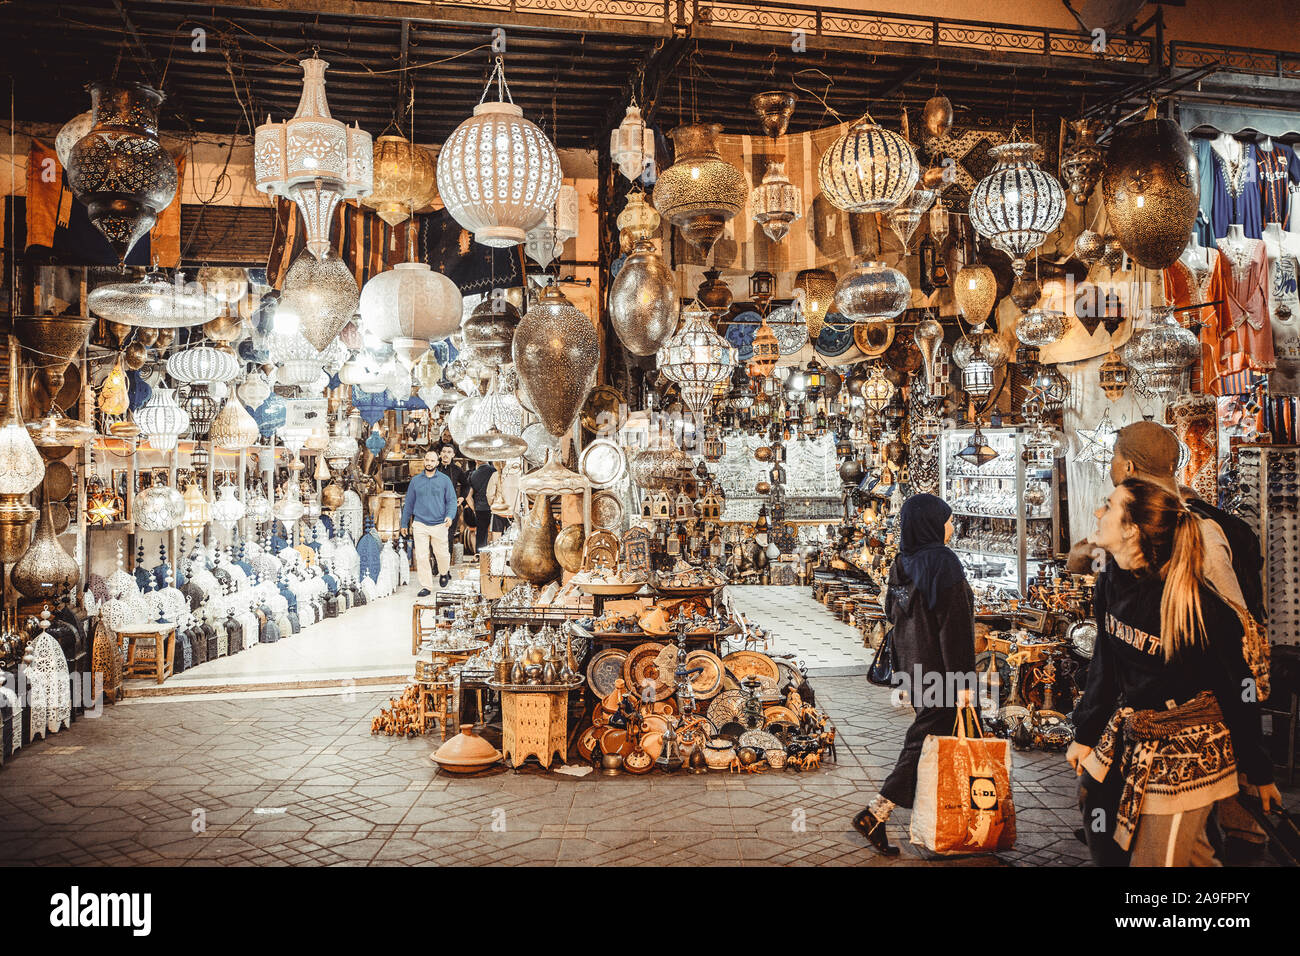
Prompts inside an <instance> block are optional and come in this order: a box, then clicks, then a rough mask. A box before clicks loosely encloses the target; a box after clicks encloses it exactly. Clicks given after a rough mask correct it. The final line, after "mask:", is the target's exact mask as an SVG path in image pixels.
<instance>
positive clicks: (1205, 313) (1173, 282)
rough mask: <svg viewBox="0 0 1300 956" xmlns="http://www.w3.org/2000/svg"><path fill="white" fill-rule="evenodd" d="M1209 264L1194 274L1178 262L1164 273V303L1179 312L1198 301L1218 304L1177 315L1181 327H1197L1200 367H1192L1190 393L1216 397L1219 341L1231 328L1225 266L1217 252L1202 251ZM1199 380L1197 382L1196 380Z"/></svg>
mask: <svg viewBox="0 0 1300 956" xmlns="http://www.w3.org/2000/svg"><path fill="white" fill-rule="evenodd" d="M1206 251H1207V252H1208V253H1209V256H1210V260H1211V265H1210V266H1209V268H1207V269H1204V270H1201V269H1197V270H1196V272H1195V274H1194V273H1193V271H1192V270H1191V269H1189V268H1188V267H1187V265H1186V264H1185V263H1184V262H1183V260H1182V259H1179V260H1178V261H1177V262H1175V263H1174V264H1173V265H1172V266H1170V267H1169V268H1168V269H1165V270H1164V273H1163V274H1164V286H1165V302H1166V303H1168V304H1169V305H1171V306H1173V307H1174V308H1176V309H1183V308H1186V307H1187V306H1190V305H1196V304H1198V303H1201V302H1218V303H1219V304H1218V305H1207V306H1203V307H1201V308H1199V309H1192V310H1191V311H1189V312H1180V313H1178V321H1179V322H1181V323H1182V324H1183V325H1189V324H1190V323H1192V322H1199V323H1200V324H1201V331H1200V338H1201V365H1200V367H1199V368H1197V367H1195V366H1193V368H1192V391H1193V392H1196V391H1202V392H1204V393H1205V394H1207V395H1218V394H1219V376H1220V375H1222V374H1223V366H1222V340H1223V335H1224V333H1225V332H1226V331H1227V330H1229V329H1230V328H1231V322H1230V320H1229V318H1228V301H1227V299H1228V290H1227V266H1226V264H1225V262H1224V260H1223V256H1221V255H1220V254H1219V251H1218V250H1217V249H1209V250H1206ZM1198 379H1199V381H1198Z"/></svg>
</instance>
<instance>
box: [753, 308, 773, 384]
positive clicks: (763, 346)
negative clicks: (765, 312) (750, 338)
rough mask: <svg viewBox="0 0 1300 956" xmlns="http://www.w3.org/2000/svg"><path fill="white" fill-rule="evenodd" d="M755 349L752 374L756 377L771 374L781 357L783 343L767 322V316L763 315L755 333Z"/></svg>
mask: <svg viewBox="0 0 1300 956" xmlns="http://www.w3.org/2000/svg"><path fill="white" fill-rule="evenodd" d="M753 349H754V355H753V357H752V358H751V359H750V360H749V369H750V375H752V376H754V377H755V378H758V377H761V376H766V375H771V374H772V370H773V369H774V368H776V363H777V362H778V361H779V360H780V358H781V345H780V343H779V342H778V341H777V339H776V333H775V332H773V331H772V327H771V326H770V325H768V324H767V316H763V321H762V323H761V324H760V325H759V327H758V330H757V331H756V332H755V333H754V343H753Z"/></svg>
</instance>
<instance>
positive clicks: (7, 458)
mask: <svg viewBox="0 0 1300 956" xmlns="http://www.w3.org/2000/svg"><path fill="white" fill-rule="evenodd" d="M9 404H10V406H11V407H12V406H13V405H14V396H13V391H12V390H11V391H10V393H9ZM44 480H45V462H44V461H42V460H41V453H40V452H38V451H37V450H36V444H35V443H34V442H33V441H32V436H31V433H30V432H28V431H27V429H26V428H25V427H24V426H23V423H22V420H21V419H19V418H18V415H17V414H16V410H15V411H14V412H11V414H10V416H9V419H8V421H6V422H5V423H4V426H3V427H0V495H25V494H29V493H30V492H32V491H35V490H36V487H37V486H38V485H39V484H40V483H41V482H42V481H44Z"/></svg>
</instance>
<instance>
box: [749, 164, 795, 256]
mask: <svg viewBox="0 0 1300 956" xmlns="http://www.w3.org/2000/svg"><path fill="white" fill-rule="evenodd" d="M749 208H750V209H751V210H753V216H754V221H755V222H756V223H758V224H759V225H760V226H761V227H762V229H763V232H764V233H765V234H766V235H767V238H769V239H771V240H772V241H773V242H780V241H781V240H782V239H784V238H785V237H786V234H787V233H789V231H790V226H791V224H792V223H793V222H794V221H795V220H796V219H800V218H802V217H803V194H802V193H801V191H800V189H799V187H798V186H796V185H795V184H794V183H792V182H790V177H789V176H787V175H786V174H785V157H784V156H773V157H771V158H769V159H768V161H767V171H766V172H764V173H763V181H762V182H761V183H759V184H758V185H757V186H755V187H754V189H753V191H752V192H751V193H750V194H749Z"/></svg>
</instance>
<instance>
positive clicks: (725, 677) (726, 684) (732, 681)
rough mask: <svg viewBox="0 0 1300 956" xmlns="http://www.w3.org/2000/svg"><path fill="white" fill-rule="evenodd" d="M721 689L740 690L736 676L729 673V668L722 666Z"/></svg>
mask: <svg viewBox="0 0 1300 956" xmlns="http://www.w3.org/2000/svg"><path fill="white" fill-rule="evenodd" d="M722 689H723V690H740V681H739V680H737V679H736V675H735V674H733V673H731V668H729V667H727V666H726V665H723V668H722Z"/></svg>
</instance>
